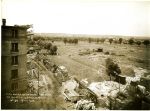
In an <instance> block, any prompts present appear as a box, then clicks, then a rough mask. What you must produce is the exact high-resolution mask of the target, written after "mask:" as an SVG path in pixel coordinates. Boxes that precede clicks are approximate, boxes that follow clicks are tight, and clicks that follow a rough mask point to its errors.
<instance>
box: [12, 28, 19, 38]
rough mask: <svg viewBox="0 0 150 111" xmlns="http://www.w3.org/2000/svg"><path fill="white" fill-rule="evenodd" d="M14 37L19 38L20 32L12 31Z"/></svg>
mask: <svg viewBox="0 0 150 111" xmlns="http://www.w3.org/2000/svg"><path fill="white" fill-rule="evenodd" d="M12 37H14V38H17V37H18V30H14V29H13V30H12Z"/></svg>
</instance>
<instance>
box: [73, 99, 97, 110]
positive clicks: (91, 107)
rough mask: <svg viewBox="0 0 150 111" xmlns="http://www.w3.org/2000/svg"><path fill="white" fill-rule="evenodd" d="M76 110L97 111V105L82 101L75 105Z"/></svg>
mask: <svg viewBox="0 0 150 111" xmlns="http://www.w3.org/2000/svg"><path fill="white" fill-rule="evenodd" d="M75 109H76V110H95V109H96V108H95V105H94V103H93V102H92V101H88V100H84V99H81V100H79V101H78V102H77V103H76V105H75Z"/></svg>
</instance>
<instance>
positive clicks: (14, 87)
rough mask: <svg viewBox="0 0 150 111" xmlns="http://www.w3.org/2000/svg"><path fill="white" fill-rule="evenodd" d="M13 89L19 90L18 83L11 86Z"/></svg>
mask: <svg viewBox="0 0 150 111" xmlns="http://www.w3.org/2000/svg"><path fill="white" fill-rule="evenodd" d="M11 89H12V90H16V89H18V83H17V82H15V83H12V84H11Z"/></svg>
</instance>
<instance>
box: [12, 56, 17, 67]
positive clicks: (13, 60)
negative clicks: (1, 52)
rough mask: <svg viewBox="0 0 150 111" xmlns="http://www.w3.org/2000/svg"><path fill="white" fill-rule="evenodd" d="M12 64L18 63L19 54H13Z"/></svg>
mask: <svg viewBox="0 0 150 111" xmlns="http://www.w3.org/2000/svg"><path fill="white" fill-rule="evenodd" d="M12 65H18V56H12Z"/></svg>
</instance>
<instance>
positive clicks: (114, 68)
mask: <svg viewBox="0 0 150 111" xmlns="http://www.w3.org/2000/svg"><path fill="white" fill-rule="evenodd" d="M106 72H107V74H108V75H109V76H110V80H111V75H112V76H116V75H119V74H121V70H120V67H119V66H118V64H116V63H114V61H113V60H112V59H111V58H108V59H106Z"/></svg>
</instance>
